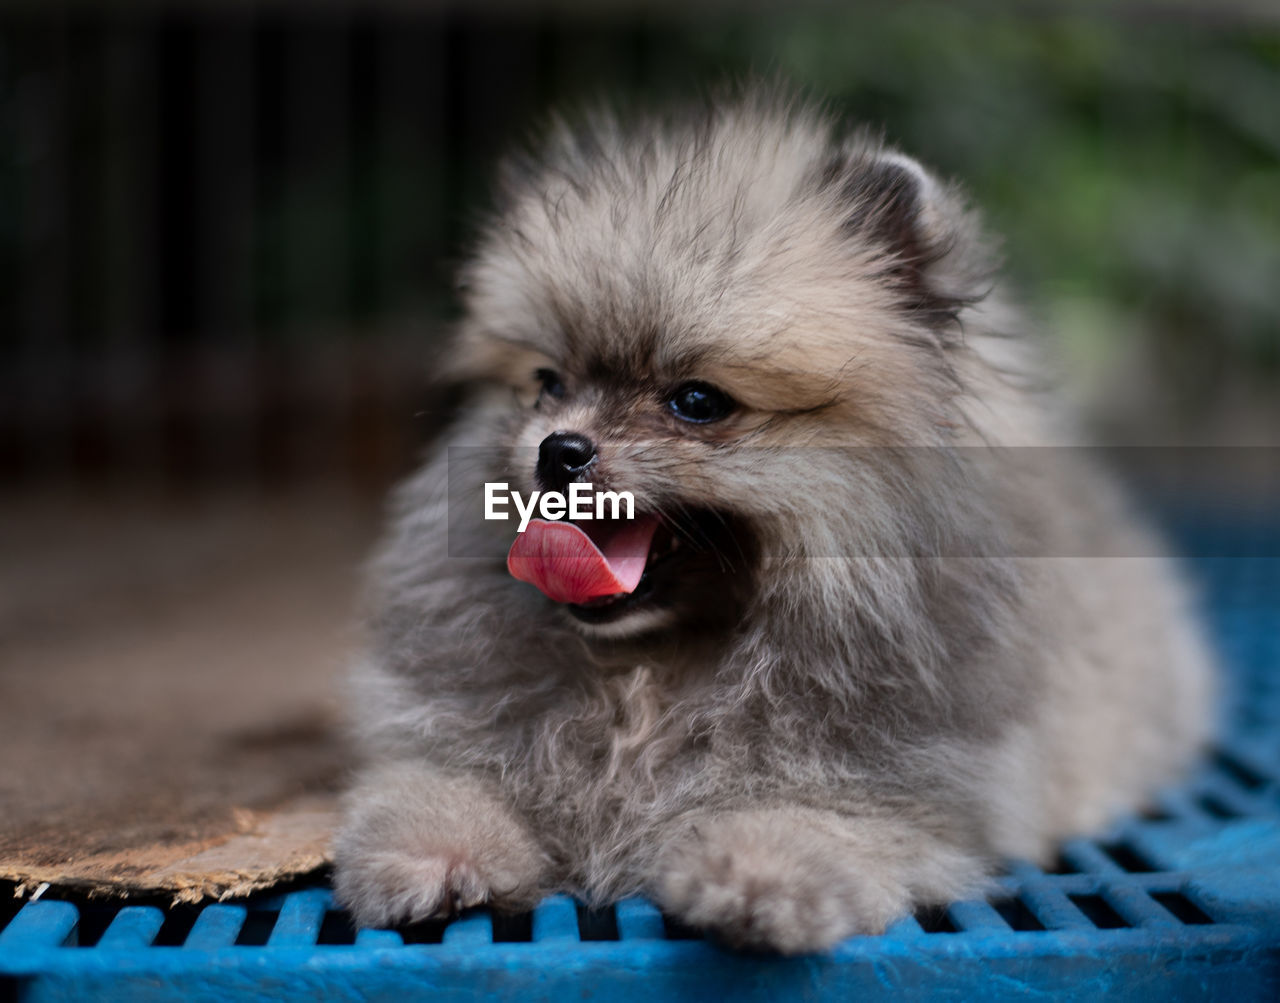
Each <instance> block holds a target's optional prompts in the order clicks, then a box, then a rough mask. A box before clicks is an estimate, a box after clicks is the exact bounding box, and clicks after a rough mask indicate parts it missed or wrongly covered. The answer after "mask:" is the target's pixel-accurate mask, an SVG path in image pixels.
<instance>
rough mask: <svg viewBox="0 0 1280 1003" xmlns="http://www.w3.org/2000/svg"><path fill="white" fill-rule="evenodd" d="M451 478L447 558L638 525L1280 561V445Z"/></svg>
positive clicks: (748, 461)
mask: <svg viewBox="0 0 1280 1003" xmlns="http://www.w3.org/2000/svg"><path fill="white" fill-rule="evenodd" d="M691 445H692V446H693V447H694V448H690V446H691ZM447 479H448V485H447V488H448V511H447V519H448V540H449V548H448V552H449V556H450V557H463V558H487V559H492V558H495V557H498V556H501V555H502V554H503V553H505V549H504V548H506V547H510V546H511V545H512V544H513V542H514V541H515V539H516V537H517V536H518V535H520V534H521V533H525V532H527V531H528V530H529V528H530V526H531V525H534V524H535V523H537V524H539V525H540V526H541V527H542V528H545V524H546V523H565V524H569V525H572V526H577V527H579V528H581V529H582V530H584V532H586V533H587V535H588V536H590V537H591V538H593V539H598V538H601V537H606V536H609V535H610V534H615V533H617V532H619V531H620V528H625V527H626V526H627V525H628V524H631V523H635V522H636V521H640V522H645V521H649V522H651V523H654V524H656V525H657V526H658V527H660V529H659V531H658V533H657V539H659V540H663V541H665V540H667V539H668V537H670V538H674V539H676V540H678V541H681V542H683V543H684V544H685V545H687V546H689V547H692V548H699V547H705V548H729V549H732V550H736V551H737V552H738V553H746V552H750V553H752V554H753V555H754V556H756V557H758V558H763V559H793V558H806V557H807V558H875V557H893V558H904V557H910V558H938V557H954V558H983V557H1013V558H1032V557H1039V558H1051V557H1154V556H1163V555H1166V554H1169V553H1175V554H1182V555H1185V556H1197V557H1199V556H1223V557H1273V558H1274V557H1280V447H1263V446H1240V447H1234V446H1233V447H1200V446H1197V447H1181V446H1177V447H1173V446H1150V447H1147V446H1143V447H1138V446H1124V447H1074V446H1073V447H1058V446H1054V447H954V448H931V447H866V446H850V447H831V446H822V447H813V446H796V447H757V446H715V447H712V446H710V445H706V444H685V443H680V444H675V445H671V444H664V443H661V442H651V443H643V444H639V443H638V444H616V445H613V444H605V445H602V446H600V447H599V449H598V451H597V454H596V456H595V457H594V458H593V459H592V461H591V462H590V463H589V464H587V465H585V467H584V469H582V470H580V471H575V472H573V473H572V475H568V474H566V475H564V476H555V472H552V476H551V477H548V476H547V470H546V464H545V462H544V464H543V469H542V471H541V472H540V471H539V451H538V450H537V449H532V448H507V449H500V448H488V447H472V446H451V447H449V448H448V451H447ZM1151 528H1154V529H1155V530H1156V532H1150V531H1149V529H1151ZM569 535H570V534H565V533H560V534H558V536H564V537H566V538H568V536H569Z"/></svg>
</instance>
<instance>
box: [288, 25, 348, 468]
mask: <svg viewBox="0 0 1280 1003" xmlns="http://www.w3.org/2000/svg"><path fill="white" fill-rule="evenodd" d="M348 29H349V18H348V15H347V14H346V13H345V12H344V11H340V10H337V9H333V10H324V11H322V12H314V13H311V14H310V15H309V16H308V17H307V19H305V20H302V21H301V23H300V24H298V25H297V27H296V28H295V29H294V30H293V31H292V32H291V34H290V38H289V42H288V45H287V47H286V50H285V81H284V85H285V94H286V97H285V106H286V108H287V109H288V112H287V117H286V130H287V143H288V151H289V161H290V165H291V167H292V169H293V179H294V185H295V187H294V190H293V191H291V192H290V193H288V196H287V197H286V200H285V204H286V205H287V206H289V208H290V209H291V210H292V214H291V215H292V218H291V219H290V220H289V224H290V229H291V230H292V232H291V233H290V234H289V250H290V253H289V254H288V258H287V261H286V262H285V266H286V267H285V282H286V290H287V292H286V297H287V299H286V302H287V304H288V307H287V309H288V317H287V319H286V322H285V325H286V326H285V330H284V331H283V332H282V346H283V348H284V357H285V360H286V361H285V371H286V372H287V374H288V376H287V377H286V378H288V379H289V382H290V383H292V386H291V387H290V388H289V391H288V392H289V396H290V397H291V398H292V399H291V408H290V410H291V411H292V414H291V415H290V421H291V424H292V428H291V429H290V433H289V438H288V442H289V452H290V453H291V454H292V456H293V458H294V459H293V462H295V463H296V464H297V465H298V469H299V472H301V473H305V474H308V475H315V474H317V473H324V474H328V475H332V474H333V473H334V472H335V468H336V467H338V465H339V462H340V458H341V457H343V456H344V455H345V453H346V446H345V439H346V434H347V429H346V427H345V423H344V422H342V421H341V420H340V419H339V417H338V416H340V415H343V414H345V413H346V412H347V410H348V406H347V402H348V401H349V398H350V385H349V374H348V371H347V370H348V366H347V351H346V349H347V345H348V344H349V341H350V338H351V325H350V304H349V301H348V292H349V289H350V248H351V234H350V218H349V199H348V193H349V190H350V181H349V177H350V171H351V133H350V114H349V107H350V100H351V90H350V88H351V79H350V56H351V54H350V48H349V44H348V43H349V34H348Z"/></svg>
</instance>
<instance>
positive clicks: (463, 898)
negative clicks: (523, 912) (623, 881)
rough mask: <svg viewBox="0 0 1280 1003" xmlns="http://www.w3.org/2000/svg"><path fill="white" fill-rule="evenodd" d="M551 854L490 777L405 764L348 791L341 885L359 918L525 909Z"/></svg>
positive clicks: (380, 920) (386, 920) (338, 861)
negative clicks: (499, 794) (498, 793)
mask: <svg viewBox="0 0 1280 1003" xmlns="http://www.w3.org/2000/svg"><path fill="white" fill-rule="evenodd" d="M549 865H550V862H549V861H548V859H547V857H546V855H545V854H544V853H543V852H542V850H541V848H540V847H539V846H538V844H537V842H536V841H535V840H534V839H533V837H532V836H531V835H530V833H529V832H528V831H527V829H526V828H525V826H524V825H522V824H521V822H520V821H519V820H518V819H517V818H516V817H515V815H514V814H513V813H512V812H511V810H510V809H509V808H508V807H507V806H506V805H505V804H504V803H503V802H502V801H501V800H500V799H499V798H498V797H497V796H496V794H495V792H494V790H493V788H492V787H491V786H490V785H489V784H488V783H487V782H485V781H484V780H483V779H482V778H478V777H470V776H466V775H461V776H443V775H440V774H437V773H434V772H433V771H432V770H431V769H430V767H429V766H427V765H425V764H420V763H412V762H402V763H390V764H383V765H381V766H378V767H375V768H373V769H370V770H369V771H367V772H366V774H365V775H364V776H363V777H362V782H361V783H359V784H357V785H356V786H355V787H354V788H353V789H352V790H351V791H350V792H349V793H348V795H347V803H346V820H345V822H344V824H343V826H342V828H341V829H340V830H339V831H338V833H337V836H336V837H335V839H334V870H335V877H334V892H335V896H336V898H337V900H338V902H340V903H341V904H342V905H343V906H344V907H346V908H347V909H349V910H350V911H351V913H352V914H353V915H354V917H355V920H356V923H357V924H358V925H359V926H394V925H397V924H400V923H412V922H416V921H418V920H423V919H435V918H439V917H444V916H450V915H453V914H454V913H457V912H460V911H461V910H463V909H467V908H470V907H471V906H476V905H481V904H488V905H493V906H495V907H496V908H499V909H510V910H515V909H523V908H526V907H528V906H530V905H532V904H533V903H535V902H536V901H537V899H538V896H539V893H540V891H541V889H542V887H543V885H544V884H545V881H544V880H543V879H544V877H545V876H546V874H547V872H548V868H549Z"/></svg>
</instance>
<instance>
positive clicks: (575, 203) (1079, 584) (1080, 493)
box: [336, 90, 1211, 953]
mask: <svg viewBox="0 0 1280 1003" xmlns="http://www.w3.org/2000/svg"><path fill="white" fill-rule="evenodd" d="M500 204H501V209H500V212H499V213H498V214H497V215H496V217H495V218H494V219H493V220H492V221H491V222H490V223H489V225H488V226H487V228H486V229H485V230H484V232H483V236H482V238H481V240H480V242H479V248H478V250H477V252H476V254H475V255H474V258H473V260H472V261H471V263H470V264H469V266H467V268H466V270H465V272H464V282H463V288H464V290H465V299H466V319H465V321H464V323H463V325H462V330H461V332H460V336H459V340H458V342H457V344H456V346H455V350H454V354H453V359H454V362H455V366H456V369H457V371H458V372H459V373H461V374H462V376H463V377H464V378H465V380H466V381H467V383H468V386H469V387H470V390H471V395H470V397H469V402H468V404H467V406H466V407H465V408H464V409H463V412H462V414H461V416H460V417H459V418H458V420H457V422H456V424H455V425H454V426H453V428H452V431H451V433H450V434H449V435H448V436H447V437H446V442H447V443H448V444H449V445H454V446H456V445H466V446H471V447H476V448H475V449H473V450H470V449H455V450H446V449H444V448H440V449H438V450H437V451H436V452H435V455H434V456H433V457H431V458H430V459H429V460H428V462H427V463H426V465H425V466H424V467H423V468H422V470H421V472H420V473H418V474H417V475H416V476H415V477H413V478H412V479H411V480H410V481H409V482H408V483H406V484H405V485H404V486H403V487H402V488H401V489H400V490H399V492H398V494H397V495H396V501H395V517H394V520H393V522H392V524H391V528H390V531H389V533H388V535H387V536H386V539H385V542H384V543H383V545H382V548H381V551H380V556H379V557H378V558H377V560H376V563H375V566H374V574H373V583H372V590H371V595H370V617H369V624H370V638H369V648H368V652H367V657H365V658H364V659H363V661H362V663H361V665H360V666H359V668H358V671H357V672H356V674H355V678H354V685H353V688H352V692H353V694H354V699H355V703H356V705H357V707H358V717H359V733H360V736H361V739H362V740H363V743H364V748H365V751H366V752H367V754H368V756H369V765H368V766H367V767H366V769H365V770H364V772H363V773H362V774H361V775H360V776H359V778H358V780H357V782H356V784H355V785H354V788H353V789H352V791H351V793H350V795H349V797H348V801H347V806H346V821H345V824H344V826H343V827H342V829H341V831H340V833H339V835H338V837H337V841H336V859H337V891H338V895H339V898H340V899H341V901H342V902H343V903H345V904H346V905H347V906H348V907H350V908H351V909H352V910H353V911H354V914H355V916H356V919H357V920H358V922H359V923H361V924H363V925H380V924H395V923H399V922H404V921H410V920H417V919H421V918H425V917H430V916H438V915H442V914H445V913H448V912H450V911H454V910H457V909H459V908H465V907H467V906H471V905H474V904H477V903H481V902H488V903H491V904H493V905H494V906H496V907H499V908H503V909H520V908H523V907H527V906H529V905H530V904H531V903H533V902H535V901H536V900H537V899H538V898H539V897H540V896H542V895H543V894H545V893H547V892H550V891H553V890H568V891H571V892H573V893H574V894H577V895H581V896H584V897H585V898H587V899H589V900H591V901H593V902H597V903H603V902H607V901H610V900H614V899H617V898H618V897H620V896H625V895H631V894H637V893H638V894H644V895H648V896H651V897H653V898H654V899H656V901H657V902H658V903H660V905H661V906H662V908H663V909H664V910H665V911H666V912H667V913H669V914H671V915H674V916H675V917H677V918H679V919H681V920H682V921H684V922H686V923H688V924H691V925H694V926H697V927H702V928H705V929H707V930H709V931H711V932H712V933H713V934H714V935H717V936H718V937H719V938H721V939H722V940H725V941H727V942H729V943H731V944H735V945H745V946H751V947H760V948H765V949H771V950H777V951H782V952H788V953H792V952H802V951H809V950H816V949H821V948H824V947H826V946H828V945H830V944H832V943H834V942H836V941H837V940H840V939H841V938H844V937H846V936H848V935H850V934H855V933H875V932H877V931H880V930H883V929H884V928H885V926H886V925H887V924H888V923H890V922H892V921H893V920H894V919H896V918H898V917H899V916H901V915H903V914H905V913H906V912H907V911H909V910H911V909H913V908H915V907H917V906H919V905H922V904H926V903H937V902H943V901H946V900H948V899H951V898H953V897H955V896H958V895H963V894H966V893H969V892H972V891H974V890H976V889H978V888H979V887H980V886H981V884H982V882H983V879H984V876H985V875H986V874H988V872H989V870H990V868H991V865H992V863H993V861H995V860H997V859H998V858H1000V857H1003V856H1009V855H1013V856H1019V857H1027V858H1035V859H1040V860H1044V859H1045V857H1046V855H1048V854H1050V853H1051V851H1052V847H1053V846H1054V844H1055V843H1056V842H1057V841H1058V840H1059V839H1061V838H1062V837H1065V836H1068V835H1071V834H1074V833H1081V832H1085V831H1088V830H1091V829H1094V828H1095V827H1097V826H1099V825H1101V824H1102V823H1104V822H1105V821H1106V820H1107V818H1108V817H1109V816H1110V815H1111V814H1112V813H1115V812H1117V811H1121V810H1125V809H1132V808H1134V807H1135V806H1138V805H1139V804H1140V803H1141V802H1142V800H1143V798H1144V797H1145V796H1147V795H1148V794H1149V793H1150V792H1151V790H1152V789H1153V788H1154V787H1155V786H1156V785H1158V784H1161V783H1163V782H1166V781H1168V780H1170V779H1171V778H1172V777H1174V776H1175V775H1176V774H1177V772H1178V771H1179V770H1180V769H1181V768H1182V767H1183V766H1184V765H1185V764H1186V762H1187V761H1188V759H1189V757H1191V756H1192V755H1193V754H1194V752H1195V750H1196V749H1197V747H1198V746H1199V745H1200V744H1201V743H1202V741H1203V740H1204V738H1205V736H1206V729H1207V722H1208V720H1209V704H1210V695H1211V694H1210V672H1209V668H1208V662H1207V659H1206V656H1205V654H1204V650H1203V648H1202V645H1201V642H1200V639H1199V638H1198V636H1197V634H1196V631H1195V630H1194V629H1193V627H1192V626H1191V623H1190V618H1189V614H1188V612H1187V610H1186V609H1185V608H1184V607H1185V600H1184V595H1183V592H1182V589H1181V588H1180V586H1179V584H1178V582H1177V580H1176V578H1175V576H1174V575H1173V573H1172V570H1171V568H1170V567H1169V565H1168V564H1167V562H1166V561H1165V560H1164V559H1163V558H1161V557H1159V549H1158V546H1157V545H1156V544H1155V543H1154V542H1153V541H1151V540H1149V539H1148V538H1147V536H1146V533H1145V530H1144V529H1143V528H1142V527H1141V526H1139V525H1138V524H1137V523H1136V522H1135V521H1134V520H1133V518H1132V517H1131V516H1130V515H1129V513H1128V512H1127V510H1126V507H1125V505H1124V503H1123V501H1122V499H1121V497H1120V495H1119V493H1118V492H1117V491H1116V490H1115V489H1114V487H1113V485H1112V484H1111V483H1110V482H1108V480H1107V479H1106V478H1104V477H1103V476H1101V475H1100V474H1099V472H1098V471H1097V470H1095V469H1093V468H1092V466H1091V465H1090V464H1089V463H1088V461H1087V460H1086V459H1085V458H1083V457H1081V456H1080V455H1078V454H1077V453H1075V452H1073V451H1070V450H1045V449H1034V448H1026V449H1018V448H1010V447H1039V446H1046V445H1062V444H1064V443H1070V442H1073V441H1075V440H1074V432H1073V431H1072V430H1071V426H1070V423H1069V421H1068V419H1067V418H1065V417H1064V415H1063V413H1062V410H1061V409H1060V408H1059V407H1058V406H1057V405H1056V404H1055V403H1054V401H1053V399H1052V398H1051V396H1050V395H1049V393H1048V392H1047V391H1046V390H1045V388H1044V385H1043V381H1042V380H1041V378H1040V377H1041V374H1042V370H1043V367H1042V365H1041V363H1040V362H1039V360H1038V359H1037V358H1036V355H1035V352H1034V350H1033V349H1032V348H1031V347H1030V346H1029V345H1028V343H1027V342H1026V341H1025V340H1023V339H1022V338H1021V337H1020V335H1021V333H1022V331H1021V324H1022V322H1021V321H1020V320H1019V318H1018V317H1017V316H1016V314H1015V313H1014V312H1013V311H1011V310H1010V309H1009V308H1008V307H1007V306H1006V304H1005V301H1004V299H1003V298H1002V296H1001V294H1000V292H999V289H998V287H996V286H995V285H994V282H993V255H992V252H991V250H990V247H989V244H988V241H987V240H986V238H985V237H984V236H983V233H982V231H981V229H980V228H979V224H978V221H977V220H976V218H975V216H974V215H973V213H972V212H971V211H969V210H968V209H967V208H966V207H965V206H964V204H963V203H962V200H961V199H960V198H959V196H958V195H957V193H956V192H955V190H954V189H952V188H951V187H949V186H948V185H946V184H943V183H942V182H940V181H938V180H936V179H935V178H934V177H932V176H931V175H930V174H929V173H928V172H926V171H925V170H924V169H923V168H922V167H921V166H920V165H919V164H917V163H916V162H915V161H913V160H911V159H909V158H907V157H906V156H904V155H902V154H900V153H897V152H895V151H893V150H890V149H887V148H885V147H884V146H883V145H882V144H881V143H880V142H878V141H877V140H875V139H874V138H871V137H869V136H868V135H866V134H862V133H858V134H853V135H842V134H841V133H840V132H839V131H838V129H837V127H836V126H835V125H834V123H833V122H832V121H830V120H829V119H828V118H827V117H826V116H825V115H824V114H823V113H821V112H820V111H818V110H815V109H814V108H812V107H810V106H807V105H805V104H803V103H802V102H798V101H796V100H794V99H791V98H789V97H787V96H785V95H782V96H779V95H778V94H776V93H772V92H770V93H766V92H764V91H760V90H756V91H750V92H748V93H746V94H745V95H738V96H737V97H735V98H733V99H732V100H729V101H723V102H719V103H716V104H714V105H713V106H711V107H709V108H708V109H705V110H703V111H699V112H697V113H691V114H689V115H687V116H686V117H684V118H679V119H658V118H654V119H648V120H643V119H642V120H640V121H639V122H638V123H636V125H635V127H634V128H632V129H624V128H623V127H622V126H621V125H620V124H618V123H617V122H616V121H615V120H614V119H612V118H610V117H608V116H600V117H597V118H596V119H594V120H591V121H589V122H588V123H587V124H585V125H583V126H581V127H578V128H569V127H566V126H563V125H561V126H558V127H556V128H555V129H554V130H553V131H552V134H551V136H550V138H549V139H548V140H547V142H546V143H545V146H544V147H543V148H542V149H541V150H540V151H539V152H538V153H537V154H535V155H532V156H528V157H525V158H523V159H519V160H517V161H514V162H513V163H511V164H509V165H508V166H507V169H506V171H505V174H504V175H503V182H502V186H501V200H500ZM691 380H693V381H698V384H697V385H699V386H708V385H709V386H712V387H715V388H718V390H719V391H721V392H723V393H724V394H727V395H728V398H729V399H731V401H732V403H733V406H732V410H731V411H729V412H728V413H727V414H725V415H724V416H722V417H720V418H719V420H714V421H710V422H706V423H692V422H688V421H682V420H681V419H680V417H679V416H678V415H677V414H676V413H675V412H673V409H672V406H671V404H670V401H671V399H672V394H673V393H676V392H678V388H680V387H682V386H687V385H688V381H691ZM558 431H561V432H563V431H572V432H575V433H579V434H582V435H585V436H587V437H589V438H590V439H591V440H592V442H593V443H594V444H595V448H596V450H597V457H596V461H595V462H594V463H593V465H592V467H591V469H590V470H589V472H588V473H589V480H590V481H591V482H592V484H593V485H594V486H595V487H596V488H610V489H613V490H629V491H631V492H633V493H634V495H635V498H636V504H637V508H638V509H640V510H643V511H644V512H648V513H654V514H657V515H659V516H660V517H661V518H662V520H663V523H664V525H665V526H666V528H667V535H666V536H665V537H663V539H666V540H668V541H669V540H670V539H681V540H683V542H684V546H683V547H682V548H680V550H681V552H680V553H679V554H677V555H676V557H675V559H674V560H673V561H670V562H663V563H661V564H660V565H659V564H654V567H653V582H652V583H651V587H650V588H649V592H648V594H647V598H644V599H642V600H640V601H637V602H634V603H632V604H630V605H627V604H623V606H622V607H621V612H620V613H618V614H617V615H606V616H605V617H604V618H603V619H601V618H600V617H598V616H597V617H596V618H595V619H592V617H591V616H589V615H588V614H587V613H584V612H583V611H582V610H581V609H574V608H570V607H566V606H563V605H560V604H557V603H554V602H552V601H551V600H550V599H548V598H546V597H545V596H543V595H542V594H541V593H540V592H538V591H537V590H536V589H535V588H533V587H531V586H530V585H527V584H524V583H521V582H519V581H516V580H515V579H513V578H512V577H510V575H508V573H507V570H506V568H505V567H504V563H503V555H504V554H505V551H506V548H507V547H508V546H509V545H510V544H511V541H512V538H513V536H514V527H513V524H512V523H510V522H486V521H484V520H483V519H482V518H481V516H482V509H483V506H482V503H481V499H482V488H481V485H482V483H483V482H484V481H508V482H510V483H512V485H513V487H516V488H518V489H520V490H521V491H523V492H525V493H527V492H529V491H530V490H532V489H533V488H535V487H537V486H539V485H538V483H537V479H536V477H535V457H536V454H537V448H538V445H539V443H541V442H542V441H543V440H544V439H545V438H546V437H547V436H548V435H550V434H552V433H554V432H558ZM450 455H452V457H453V459H452V460H450ZM451 496H452V498H453V499H454V500H453V503H452V504H450V497H451ZM1108 554H1111V555H1125V556H1111V557H1108V556H1106V555H1108ZM1135 554H1143V555H1147V556H1145V557H1134V556H1132V555H1135ZM656 560H657V558H656V557H655V558H651V562H655V561H656ZM669 568H673V569H674V570H668V569H669Z"/></svg>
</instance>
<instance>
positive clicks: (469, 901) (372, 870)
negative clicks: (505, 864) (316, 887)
mask: <svg viewBox="0 0 1280 1003" xmlns="http://www.w3.org/2000/svg"><path fill="white" fill-rule="evenodd" d="M503 880H504V878H503V877H499V878H498V880H497V881H496V882H495V881H494V880H493V879H491V878H490V877H489V876H487V875H485V874H484V873H482V871H481V870H480V867H479V866H478V865H477V864H476V862H475V861H473V860H471V859H470V858H469V857H468V856H467V855H466V854H465V853H463V852H456V851H455V852H444V853H432V852H430V851H425V852H422V853H406V852H401V851H397V850H385V851H380V852H373V853H370V854H368V855H366V856H364V857H361V858H359V859H356V860H348V861H346V863H345V865H344V866H341V867H340V868H339V869H338V872H337V879H336V881H335V882H334V891H335V894H336V897H337V899H338V901H339V902H341V903H343V904H344V905H345V906H346V907H347V908H348V909H350V910H351V912H352V913H353V915H354V916H355V917H356V920H357V922H358V923H359V925H360V926H375V927H385V926H399V925H400V924H402V923H414V922H417V921H419V920H424V919H441V918H444V917H446V916H453V915H456V914H457V913H459V912H461V911H462V910H464V909H469V908H471V907H472V906H477V905H484V904H485V903H487V902H490V901H491V900H493V899H495V898H501V897H502V896H501V894H500V893H499V894H495V884H496V885H497V887H498V889H499V890H500V889H501V888H502V882H503ZM505 880H506V881H507V882H511V881H512V879H511V878H510V876H506V877H505Z"/></svg>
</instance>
